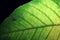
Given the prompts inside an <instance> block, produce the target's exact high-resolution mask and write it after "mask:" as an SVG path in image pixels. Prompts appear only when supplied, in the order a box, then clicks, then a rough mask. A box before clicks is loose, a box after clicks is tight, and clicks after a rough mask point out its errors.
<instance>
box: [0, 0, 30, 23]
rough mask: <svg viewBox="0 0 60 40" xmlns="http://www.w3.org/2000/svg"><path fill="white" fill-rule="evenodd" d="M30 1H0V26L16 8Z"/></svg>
mask: <svg viewBox="0 0 60 40" xmlns="http://www.w3.org/2000/svg"><path fill="white" fill-rule="evenodd" d="M30 1H31V0H0V24H1V23H2V22H3V21H4V19H5V18H7V17H8V16H9V15H10V14H11V13H12V12H13V11H14V9H16V8H17V7H18V6H20V5H23V4H25V3H27V2H30Z"/></svg>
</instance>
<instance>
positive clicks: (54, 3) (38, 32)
mask: <svg viewBox="0 0 60 40" xmlns="http://www.w3.org/2000/svg"><path fill="white" fill-rule="evenodd" d="M59 7H60V0H32V1H31V2H29V3H27V4H24V5H22V6H20V7H18V8H16V9H15V10H14V12H13V13H12V14H11V15H10V16H9V17H7V18H6V19H5V20H4V22H3V23H2V24H0V40H60V8H59Z"/></svg>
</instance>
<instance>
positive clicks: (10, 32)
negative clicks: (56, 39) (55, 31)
mask: <svg viewBox="0 0 60 40" xmlns="http://www.w3.org/2000/svg"><path fill="white" fill-rule="evenodd" d="M52 26H53V27H55V26H60V24H50V25H44V26H40V27H39V26H38V27H33V28H26V29H20V30H14V31H10V32H2V34H8V33H13V32H20V31H26V30H32V29H38V28H45V27H52Z"/></svg>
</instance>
